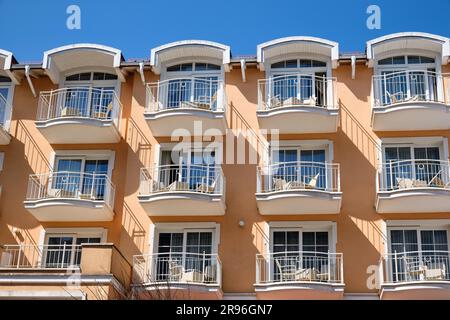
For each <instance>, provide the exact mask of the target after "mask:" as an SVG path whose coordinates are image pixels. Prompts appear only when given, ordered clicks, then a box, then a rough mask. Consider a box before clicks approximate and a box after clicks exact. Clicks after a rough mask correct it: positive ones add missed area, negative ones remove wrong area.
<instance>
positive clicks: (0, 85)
mask: <svg viewBox="0 0 450 320" xmlns="http://www.w3.org/2000/svg"><path fill="white" fill-rule="evenodd" d="M15 87H16V86H15V84H14V82H13V81H12V80H11V82H0V88H6V89H8V96H7V97H5V98H6V102H7V103H6V106H5V119H4V121H3V123H4V127H5V129H6V130H9V128H10V125H11V119H12V108H13V99H14V89H15Z"/></svg>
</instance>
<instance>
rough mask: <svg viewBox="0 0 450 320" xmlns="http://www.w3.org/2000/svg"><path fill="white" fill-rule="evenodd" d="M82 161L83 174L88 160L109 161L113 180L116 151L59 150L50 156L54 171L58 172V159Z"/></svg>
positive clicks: (109, 169)
mask: <svg viewBox="0 0 450 320" xmlns="http://www.w3.org/2000/svg"><path fill="white" fill-rule="evenodd" d="M62 158H63V159H82V165H81V168H82V170H83V171H82V172H84V163H85V161H86V160H108V173H107V175H108V177H109V178H110V179H111V178H112V172H113V169H114V160H115V151H113V150H57V151H54V152H52V154H51V156H50V165H51V168H54V169H53V170H52V171H53V172H57V166H58V163H57V159H62Z"/></svg>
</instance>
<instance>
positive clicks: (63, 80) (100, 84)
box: [59, 67, 121, 97]
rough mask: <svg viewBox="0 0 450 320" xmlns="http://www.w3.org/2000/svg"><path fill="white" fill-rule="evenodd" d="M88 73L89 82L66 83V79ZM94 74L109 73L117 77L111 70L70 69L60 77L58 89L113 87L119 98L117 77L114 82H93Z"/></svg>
mask: <svg viewBox="0 0 450 320" xmlns="http://www.w3.org/2000/svg"><path fill="white" fill-rule="evenodd" d="M87 72H89V73H90V74H91V79H90V80H81V81H70V80H69V81H66V77H68V76H71V75H75V74H79V73H87ZM95 72H100V73H109V74H113V75H117V73H116V72H115V71H113V70H110V69H108V68H87V67H83V68H76V69H71V70H69V71H67V72H64V73H63V74H62V75H61V77H60V82H59V88H60V89H62V88H72V87H86V88H89V89H92V88H94V87H113V88H114V91H115V92H116V94H117V96H118V97H119V96H120V87H121V82H120V80H119V77H117V79H116V80H93V76H94V73H95Z"/></svg>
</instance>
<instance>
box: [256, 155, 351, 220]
mask: <svg viewBox="0 0 450 320" xmlns="http://www.w3.org/2000/svg"><path fill="white" fill-rule="evenodd" d="M257 188H258V189H257V193H256V202H257V205H258V209H259V213H260V214H262V215H294V214H336V213H339V212H340V209H341V200H342V193H341V191H340V169H339V164H335V163H324V162H308V161H294V162H281V163H275V164H271V165H267V166H262V167H259V168H258V169H257Z"/></svg>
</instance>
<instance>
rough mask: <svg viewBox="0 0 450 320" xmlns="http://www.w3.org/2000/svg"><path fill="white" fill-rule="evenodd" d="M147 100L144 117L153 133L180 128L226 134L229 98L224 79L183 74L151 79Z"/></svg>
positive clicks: (159, 133) (168, 134)
mask: <svg viewBox="0 0 450 320" xmlns="http://www.w3.org/2000/svg"><path fill="white" fill-rule="evenodd" d="M147 104H148V106H147V108H146V110H145V112H144V117H145V119H146V120H147V123H148V125H149V126H150V129H151V131H152V133H153V135H154V136H165V137H169V136H171V135H172V134H176V135H180V132H179V131H178V133H176V132H175V130H177V129H178V130H182V129H184V130H188V131H189V133H190V135H196V136H199V135H202V134H203V133H205V131H206V130H209V131H210V133H211V135H216V134H218V135H223V134H225V130H226V128H227V122H226V114H225V110H226V106H227V102H226V94H225V90H224V83H223V81H217V80H209V79H207V78H182V79H181V78H180V79H171V80H165V81H159V82H156V83H149V84H147ZM195 123H200V124H201V126H199V127H196V126H194V125H195ZM212 129H216V132H217V130H219V132H218V133H216V132H211V130H212ZM183 132H184V131H183ZM183 132H181V133H183Z"/></svg>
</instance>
